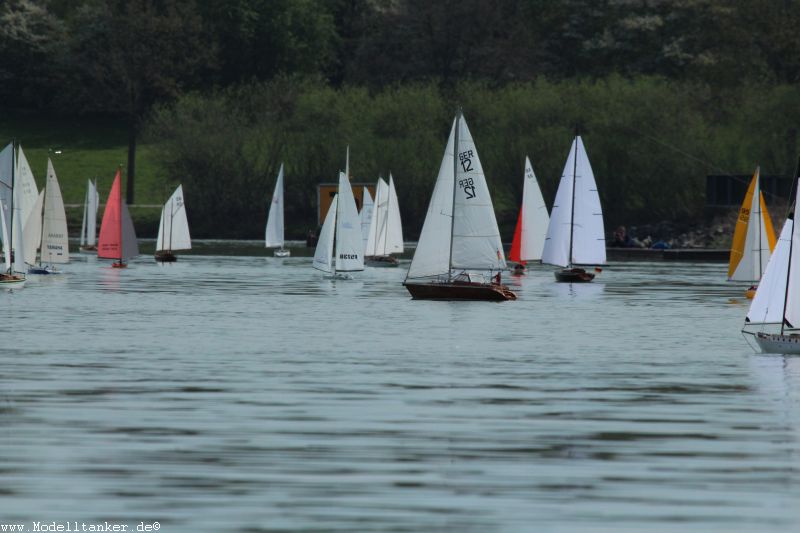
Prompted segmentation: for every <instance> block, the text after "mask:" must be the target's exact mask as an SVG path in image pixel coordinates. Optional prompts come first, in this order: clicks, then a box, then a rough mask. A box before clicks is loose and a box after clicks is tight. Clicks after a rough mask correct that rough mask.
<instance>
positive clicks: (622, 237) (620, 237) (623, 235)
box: [611, 226, 633, 248]
mask: <svg viewBox="0 0 800 533" xmlns="http://www.w3.org/2000/svg"><path fill="white" fill-rule="evenodd" d="M632 245H633V242H632V241H631V238H630V237H629V236H628V232H627V230H626V229H625V226H619V227H617V229H615V230H614V239H613V240H612V241H611V246H612V247H614V248H630V247H631V246H632Z"/></svg>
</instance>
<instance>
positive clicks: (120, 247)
mask: <svg viewBox="0 0 800 533" xmlns="http://www.w3.org/2000/svg"><path fill="white" fill-rule="evenodd" d="M119 173H120V179H119V191H120V192H119V210H118V211H119V263H120V265H121V264H122V165H120V166H119Z"/></svg>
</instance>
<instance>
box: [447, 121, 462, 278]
mask: <svg viewBox="0 0 800 533" xmlns="http://www.w3.org/2000/svg"><path fill="white" fill-rule="evenodd" d="M460 127H461V107H459V108H458V109H457V110H456V128H455V132H454V135H455V136H454V138H453V207H452V209H451V210H450V259H449V260H448V263H447V281H451V279H452V276H453V232H454V231H455V222H456V186H457V183H456V181H457V178H458V167H457V165H458V130H459V129H460Z"/></svg>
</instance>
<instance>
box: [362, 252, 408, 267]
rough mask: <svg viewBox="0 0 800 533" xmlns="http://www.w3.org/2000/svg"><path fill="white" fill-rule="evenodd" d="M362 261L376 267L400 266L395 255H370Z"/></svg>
mask: <svg viewBox="0 0 800 533" xmlns="http://www.w3.org/2000/svg"><path fill="white" fill-rule="evenodd" d="M364 262H365V264H366V265H367V266H371V267H378V268H381V267H397V266H400V261H398V260H397V258H396V257H392V256H391V255H385V256H382V255H376V256H370V257H367V258H365V259H364Z"/></svg>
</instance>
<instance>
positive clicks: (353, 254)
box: [336, 172, 364, 272]
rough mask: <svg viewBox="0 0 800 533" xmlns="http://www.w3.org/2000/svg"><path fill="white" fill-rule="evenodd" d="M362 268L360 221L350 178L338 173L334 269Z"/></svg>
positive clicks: (362, 254)
mask: <svg viewBox="0 0 800 533" xmlns="http://www.w3.org/2000/svg"><path fill="white" fill-rule="evenodd" d="M358 270H364V250H363V240H362V238H361V223H360V221H359V218H358V209H357V208H356V200H355V198H354V197H353V189H352V188H351V187H350V180H349V179H348V178H347V175H346V174H345V173H344V172H340V173H339V203H338V206H337V213H336V271H337V272H354V271H358Z"/></svg>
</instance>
